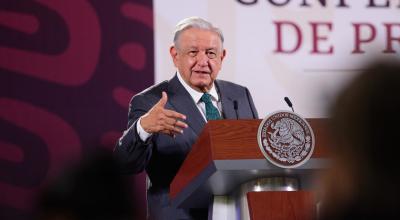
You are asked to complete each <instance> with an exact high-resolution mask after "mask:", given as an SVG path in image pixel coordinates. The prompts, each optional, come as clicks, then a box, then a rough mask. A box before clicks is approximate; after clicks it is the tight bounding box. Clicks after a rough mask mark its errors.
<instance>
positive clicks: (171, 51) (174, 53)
mask: <svg viewBox="0 0 400 220" xmlns="http://www.w3.org/2000/svg"><path fill="white" fill-rule="evenodd" d="M169 54H170V55H171V58H172V61H173V62H174V65H175V66H176V62H177V59H178V58H177V55H178V51H177V50H176V47H175V46H174V45H172V46H171V47H170V48H169Z"/></svg>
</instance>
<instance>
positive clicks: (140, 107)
mask: <svg viewBox="0 0 400 220" xmlns="http://www.w3.org/2000/svg"><path fill="white" fill-rule="evenodd" d="M149 103H151V102H149V100H147V101H145V98H144V97H143V96H141V95H139V96H135V97H133V98H132V100H131V102H130V105H129V113H128V127H127V129H126V130H125V131H124V132H123V134H122V136H121V137H120V138H119V140H118V142H117V144H116V146H115V148H114V152H113V154H114V158H115V159H116V160H117V161H118V163H119V164H120V170H121V172H122V173H126V174H131V173H139V172H142V171H143V170H144V169H145V168H146V166H147V164H148V163H149V160H150V158H151V154H152V148H153V141H152V140H153V138H154V136H155V135H153V136H152V137H150V138H148V139H147V140H146V141H145V142H144V141H142V140H141V139H140V137H139V134H138V133H137V130H136V123H137V122H138V119H139V118H140V117H141V116H142V115H144V114H145V113H146V112H147V111H148V110H149V109H150V107H151V104H149Z"/></svg>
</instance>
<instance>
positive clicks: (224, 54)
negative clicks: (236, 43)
mask: <svg viewBox="0 0 400 220" xmlns="http://www.w3.org/2000/svg"><path fill="white" fill-rule="evenodd" d="M225 56H226V50H225V49H224V50H223V51H222V54H221V61H223V60H224V58H225Z"/></svg>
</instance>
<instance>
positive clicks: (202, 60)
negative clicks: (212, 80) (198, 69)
mask: <svg viewBox="0 0 400 220" xmlns="http://www.w3.org/2000/svg"><path fill="white" fill-rule="evenodd" d="M209 59H210V58H208V56H207V54H206V53H198V54H197V64H198V65H200V66H208V60H209Z"/></svg>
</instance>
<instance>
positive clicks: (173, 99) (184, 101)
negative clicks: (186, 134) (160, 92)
mask: <svg viewBox="0 0 400 220" xmlns="http://www.w3.org/2000/svg"><path fill="white" fill-rule="evenodd" d="M168 92H169V97H168V102H169V103H170V104H171V105H172V106H173V108H174V109H175V110H176V111H177V112H179V113H182V114H184V115H186V123H187V124H188V125H189V127H191V128H192V129H193V130H194V132H195V133H196V134H200V132H201V130H202V129H203V127H204V125H205V123H206V122H205V120H204V118H203V116H202V115H201V113H200V111H199V109H198V108H197V106H196V104H195V103H194V101H193V99H192V97H191V96H190V94H189V93H188V92H187V91H186V89H185V88H184V87H183V85H182V84H181V83H180V82H179V79H178V77H177V76H176V75H175V77H174V78H172V79H171V80H170V83H169V85H168Z"/></svg>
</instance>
